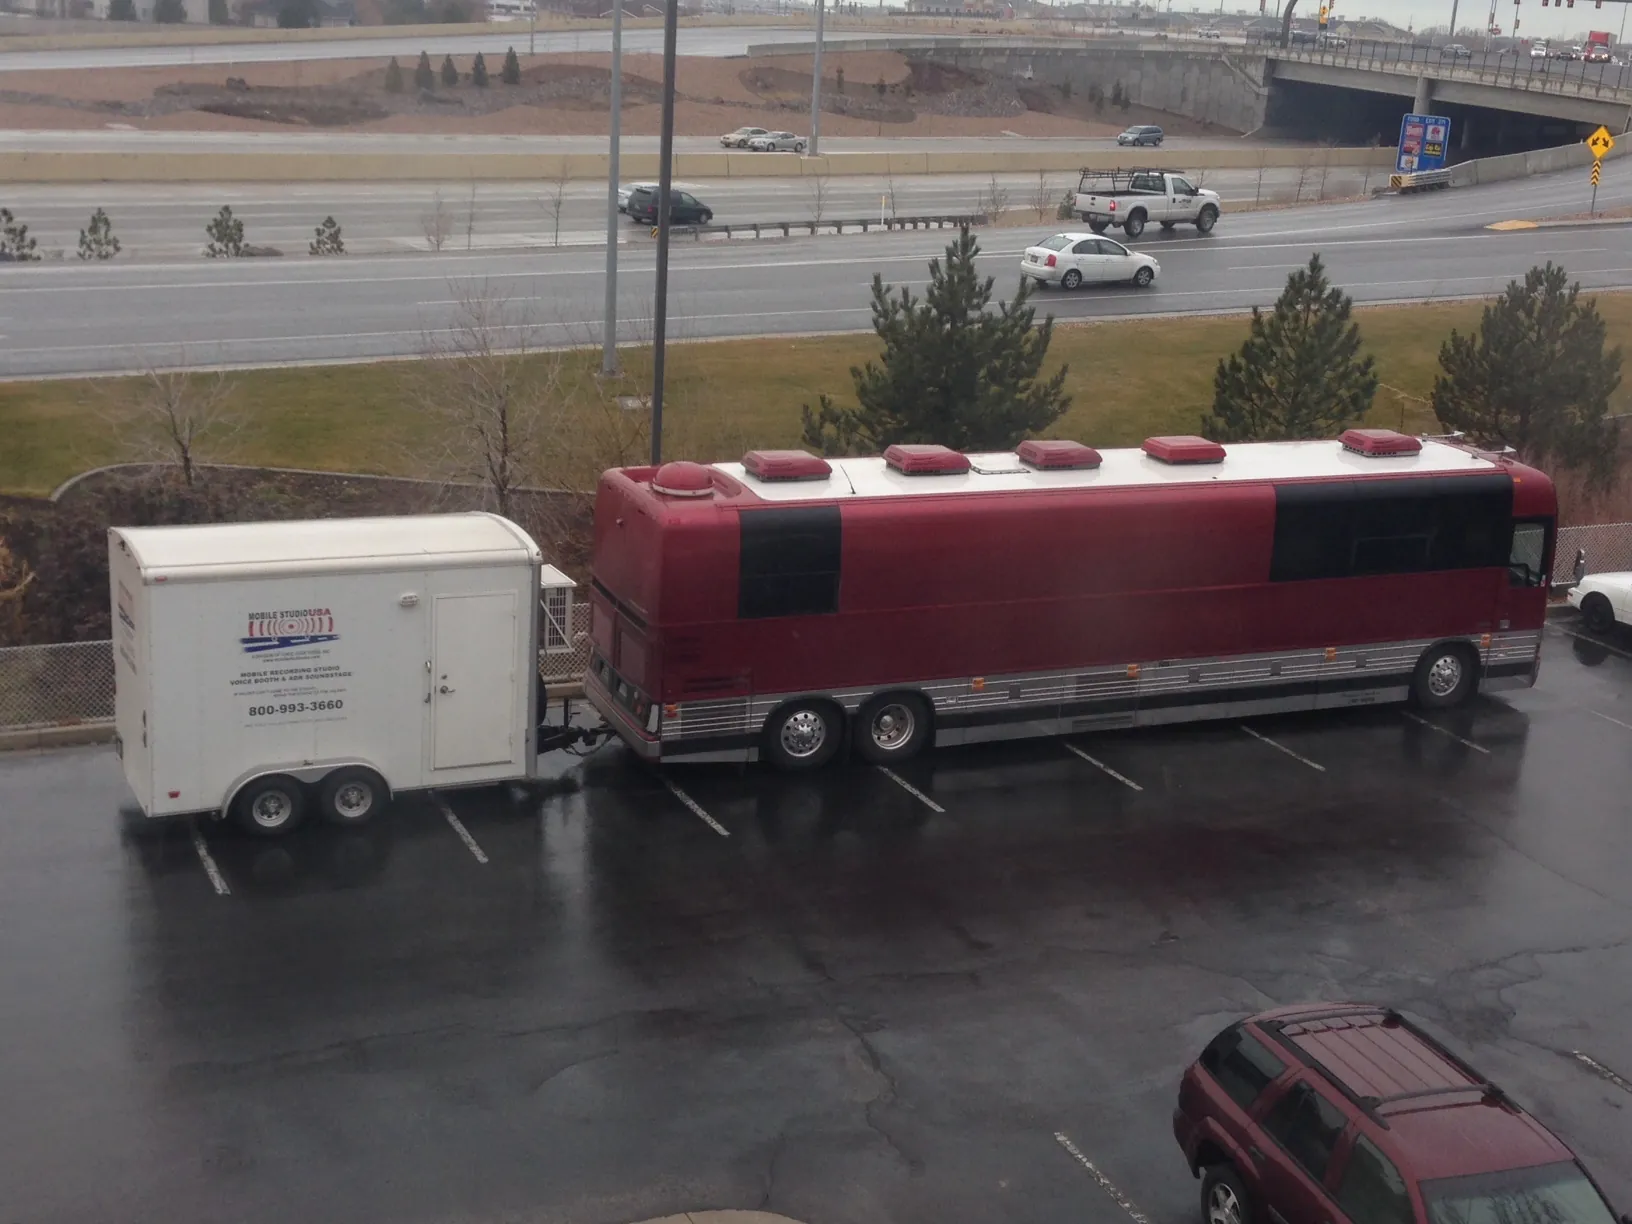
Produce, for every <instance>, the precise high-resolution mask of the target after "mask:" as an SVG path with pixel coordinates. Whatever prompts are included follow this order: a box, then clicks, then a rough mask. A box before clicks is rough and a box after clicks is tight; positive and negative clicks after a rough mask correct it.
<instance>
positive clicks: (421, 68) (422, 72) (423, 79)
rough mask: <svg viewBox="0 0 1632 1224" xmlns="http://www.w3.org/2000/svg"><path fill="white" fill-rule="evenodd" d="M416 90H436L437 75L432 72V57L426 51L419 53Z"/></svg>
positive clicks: (415, 80)
mask: <svg viewBox="0 0 1632 1224" xmlns="http://www.w3.org/2000/svg"><path fill="white" fill-rule="evenodd" d="M414 88H416V89H434V88H436V73H434V72H432V71H431V57H430V56H429V55H428V54H426V53H425V52H424V51H421V52H420V53H419V64H418V66H417V67H416V68H415V69H414Z"/></svg>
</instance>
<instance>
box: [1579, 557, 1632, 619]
mask: <svg viewBox="0 0 1632 1224" xmlns="http://www.w3.org/2000/svg"><path fill="white" fill-rule="evenodd" d="M1567 598H1568V599H1569V602H1570V607H1572V608H1579V609H1580V611H1581V619H1582V620H1583V621H1585V622H1586V625H1587V628H1588V629H1591V630H1592V631H1593V632H1594V633H1608V632H1609V631H1610V630H1611V629H1613V628H1614V627H1615V626H1616V625H1628V624H1632V573H1629V572H1626V571H1621V572H1618V573H1615V572H1612V573H1607V574H1588V575H1587V576H1586V577H1585V578H1582V579H1581V580H1580V581H1579V582H1577V583H1576V584H1575V585H1574V586H1573V587H1571V588H1570V593H1569V595H1568V596H1567Z"/></svg>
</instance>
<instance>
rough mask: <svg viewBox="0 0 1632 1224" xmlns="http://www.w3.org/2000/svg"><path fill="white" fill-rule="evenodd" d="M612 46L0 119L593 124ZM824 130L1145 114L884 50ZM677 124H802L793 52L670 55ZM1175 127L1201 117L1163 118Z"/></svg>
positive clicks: (651, 80)
mask: <svg viewBox="0 0 1632 1224" xmlns="http://www.w3.org/2000/svg"><path fill="white" fill-rule="evenodd" d="M609 58H610V57H609V56H607V55H604V54H603V55H588V54H571V55H540V56H533V57H525V56H523V57H520V64H521V80H520V82H519V83H518V84H515V85H506V84H504V83H503V82H502V80H501V69H502V67H503V62H504V57H503V56H502V55H494V56H492V57H489V58H487V59H485V60H484V63H485V66H486V69H487V76H488V84H487V85H486V86H478V85H476V84H475V82H474V81H473V79H472V65H473V57H459V58H458V59H457V60H456V61H455V68H456V70H457V72H458V74H459V82H458V83H457V84H456V85H451V86H450V85H444V84H443V83H442V76H441V68H442V61H441V60H437V59H433V60H432V61H431V68H432V71H433V75H434V77H435V81H434V83H433V84H432V85H431V86H430V87H429V88H421V87H420V86H418V85H417V84H416V83H415V68H416V63H415V61H413V60H408V61H406V62H399V64H398V67H399V69H400V76H401V84H402V88H401V89H400V90H395V91H394V90H392V89H390V88H388V63H389V61H387V60H382V59H374V60H343V61H333V60H330V61H306V62H285V63H270V64H253V65H243V66H241V67H237V68H235V69H233V70H232V71H231V73H230V74H229V73H228V72H225V71H223V70H222V69H220V68H217V67H206V66H198V67H162V68H159V67H155V68H132V69H120V70H114V71H107V72H101V71H99V72H95V73H85V72H17V73H8V74H7V77H6V81H5V85H6V88H5V89H3V90H0V125H3V126H7V127H12V128H32V129H41V128H47V129H49V128H80V129H84V128H107V127H113V128H130V129H141V130H154V131H188V130H209V131H244V132H255V131H288V130H289V129H291V128H309V129H325V130H342V131H374V132H404V133H412V132H425V133H471V134H496V135H545V136H549V135H560V136H566V135H599V134H601V133H603V132H605V131H606V127H607V115H608V112H609V109H610V106H611V73H610V66H609ZM823 75H824V86H823V106H822V109H823V112H824V117H823V131H824V133H826V134H828V135H835V136H1000V135H1014V136H1081V137H1093V136H1105V135H1108V134H1110V133H1112V132H1115V131H1117V130H1118V129H1120V128H1121V127H1122V126H1123V125H1125V124H1126V123H1129V122H1139V121H1142V120H1146V119H1148V118H1150V115H1149V114H1147V113H1146V112H1142V111H1139V110H1137V109H1135V110H1130V111H1119V110H1115V109H1113V108H1111V107H1109V106H1107V105H1105V104H1104V102H1103V101H1101V102H1100V103H1098V104H1094V103H1092V102H1090V100H1089V99H1088V98H1086V97H1083V96H1081V95H1077V96H1070V95H1066V94H1064V93H1062V92H1061V91H1060V90H1058V89H1055V88H1052V87H1048V86H1038V85H1034V84H1030V83H1027V82H1023V81H1018V80H1015V79H1013V78H1009V77H999V76H993V75H990V74H986V73H980V72H974V71H969V70H965V69H960V68H954V67H952V66H950V65H945V64H938V63H934V62H931V61H924V60H913V61H910V62H909V61H907V60H905V59H904V58H903V57H902V56H900V55H898V54H896V53H893V52H854V53H842V52H841V53H838V54H833V55H830V56H828V57H827V59H826V61H825V63H824V74H823ZM676 85H677V91H678V101H677V105H676V109H675V131H676V133H677V134H679V135H682V136H709V135H715V134H717V133H719V132H722V131H726V130H729V129H731V128H735V127H740V126H743V125H745V124H755V125H759V126H764V127H773V128H794V129H799V130H803V128H804V127H805V126H806V124H807V123H808V112H809V106H810V87H811V78H810V70H809V61H808V60H807V59H805V58H804V57H801V56H766V57H761V58H758V59H751V60H740V59H738V60H725V59H716V58H707V57H685V58H682V59H681V60H680V62H679V65H678V73H677V81H676ZM661 99H662V66H661V61H660V60H659V58H658V57H657V56H654V55H626V56H625V57H624V80H623V130H624V131H625V132H628V133H631V134H635V135H650V134H653V133H655V132H656V131H657V129H658V124H659V118H660V109H661V107H660V103H661ZM1162 122H1163V123H1164V125H1165V126H1167V127H1168V128H1169V129H1170V130H1171V131H1172V132H1174V133H1175V134H1188V133H1192V132H1202V131H1205V130H1206V129H1205V128H1204V127H1202V126H1201V125H1198V124H1195V123H1190V122H1187V121H1184V120H1177V119H1173V118H1172V117H1163V118H1162Z"/></svg>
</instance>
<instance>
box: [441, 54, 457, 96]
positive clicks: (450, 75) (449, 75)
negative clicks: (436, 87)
mask: <svg viewBox="0 0 1632 1224" xmlns="http://www.w3.org/2000/svg"><path fill="white" fill-rule="evenodd" d="M442 84H443V85H445V86H447V87H448V88H449V89H452V88H453V87H454V86H455V85H457V84H459V69H457V68H455V67H454V66H453V56H451V55H444V56H443V57H442Z"/></svg>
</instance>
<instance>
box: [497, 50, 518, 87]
mask: <svg viewBox="0 0 1632 1224" xmlns="http://www.w3.org/2000/svg"><path fill="white" fill-rule="evenodd" d="M499 80H501V81H503V82H504V83H505V84H506V85H520V84H521V61H520V60H519V59H517V58H516V49H515V48H514V47H511V48H510V49H509V50H508V51H506V52H505V53H504V67H503V68H501V69H500V70H499Z"/></svg>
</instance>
